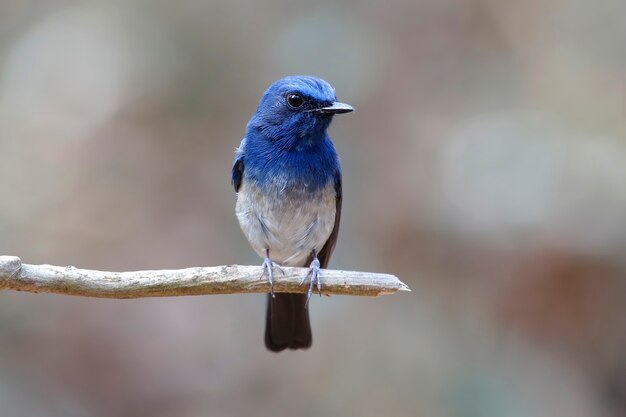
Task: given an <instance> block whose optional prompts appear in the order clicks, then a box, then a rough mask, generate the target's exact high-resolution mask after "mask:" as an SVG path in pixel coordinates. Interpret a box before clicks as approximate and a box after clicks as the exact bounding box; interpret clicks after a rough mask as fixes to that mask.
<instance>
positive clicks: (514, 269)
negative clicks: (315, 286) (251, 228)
mask: <svg viewBox="0 0 626 417" xmlns="http://www.w3.org/2000/svg"><path fill="white" fill-rule="evenodd" d="M624 16H626V2H624V1H623V0H599V1H595V2H590V1H583V0H573V1H540V0H531V1H528V2H519V1H514V0H504V1H496V0H443V1H442V0H419V1H400V0H388V1H385V2H375V1H363V2H357V1H342V2H331V1H322V2H304V1H300V2H287V1H278V0H272V1H251V0H250V1H241V0H235V1H228V2H226V1H223V2H216V1H200V0H182V1H178V2H167V1H151V2H150V1H140V0H130V1H103V0H102V1H91V2H75V1H59V0H47V1H17V0H0V190H1V195H2V198H1V199H0V254H4V255H18V256H20V257H21V258H22V259H23V261H24V262H27V263H51V264H59V265H75V266H77V267H85V268H99V269H107V270H134V269H144V268H151V269H158V268H178V267H187V266H201V265H222V264H229V263H240V264H260V260H259V259H258V258H257V257H256V255H254V253H253V252H252V250H251V249H250V248H249V246H248V243H247V242H246V240H245V238H244V236H243V234H242V233H241V231H240V230H239V227H238V224H237V221H236V219H235V216H234V214H233V206H234V193H233V190H232V189H231V186H230V167H231V163H232V158H233V151H234V148H235V147H236V146H237V145H238V143H239V141H240V139H241V137H242V136H243V134H244V132H245V124H246V123H247V121H248V119H249V118H250V116H251V115H252V113H253V112H254V111H255V109H256V104H257V103H258V100H259V98H260V96H261V94H262V93H263V91H264V90H265V88H267V86H268V85H269V84H270V83H272V82H273V81H274V80H276V79H278V78H280V77H282V76H284V75H288V74H311V75H316V76H320V77H322V78H324V79H326V80H328V81H329V82H331V83H332V84H333V85H334V87H335V88H336V90H337V94H338V97H339V98H340V99H341V100H343V101H346V102H348V103H351V104H353V105H354V106H355V107H356V108H357V112H355V113H353V114H351V115H348V116H342V117H340V118H337V120H336V121H335V123H334V124H333V126H332V127H331V136H332V137H333V138H334V141H335V143H336V146H337V148H338V150H339V152H340V155H341V157H342V162H343V169H344V196H345V197H344V211H343V216H342V221H343V223H342V226H341V232H340V236H339V242H338V246H337V250H336V252H335V255H334V258H333V260H332V261H331V266H332V267H334V268H344V269H355V270H364V271H379V272H388V273H393V274H396V275H398V276H399V277H401V278H402V279H403V280H404V281H405V282H406V283H408V284H409V285H410V286H411V288H412V289H413V292H412V293H409V294H399V295H395V296H391V297H383V298H380V299H366V298H356V297H331V298H328V297H325V298H322V299H320V298H315V299H314V300H313V302H312V306H311V314H312V322H313V323H312V324H313V328H314V344H313V347H312V349H311V350H309V351H307V352H295V353H294V352H287V353H283V354H279V355H276V354H272V353H269V352H267V351H266V350H265V348H264V346H263V343H262V332H263V326H264V323H263V321H264V311H265V297H262V296H260V295H242V296H211V297H187V298H177V299H174V298H169V299H145V300H97V299H83V298H72V297H67V296H56V295H45V294H39V295H36V294H21V293H15V292H3V293H1V294H0V323H1V324H0V410H1V411H0V415H1V416H2V417H15V416H28V417H32V416H42V417H57V416H58V417H73V416H80V417H90V416H94V417H117V416H120V417H121V416H150V417H166V416H177V417H192V416H252V415H255V416H257V415H258V416H268V415H272V416H277V417H279V416H362V417H368V416H420V417H485V416H487V417H492V416H493V417H530V416H546V417H560V416H563V417H566V416H567V417H588V416H599V417H615V416H623V415H625V414H626V279H625V273H626V260H625V257H624V254H625V253H626V24H624V22H625V20H624Z"/></svg>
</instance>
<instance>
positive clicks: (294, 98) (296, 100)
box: [287, 93, 304, 109]
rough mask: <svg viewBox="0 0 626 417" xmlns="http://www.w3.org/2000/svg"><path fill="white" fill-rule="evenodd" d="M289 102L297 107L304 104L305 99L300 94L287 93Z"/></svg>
mask: <svg viewBox="0 0 626 417" xmlns="http://www.w3.org/2000/svg"><path fill="white" fill-rule="evenodd" d="M287 103H288V104H289V105H290V106H291V107H293V108H294V109H297V108H298V107H300V106H302V105H303V104H304V99H303V98H302V96H301V95H300V94H296V93H291V94H289V95H287Z"/></svg>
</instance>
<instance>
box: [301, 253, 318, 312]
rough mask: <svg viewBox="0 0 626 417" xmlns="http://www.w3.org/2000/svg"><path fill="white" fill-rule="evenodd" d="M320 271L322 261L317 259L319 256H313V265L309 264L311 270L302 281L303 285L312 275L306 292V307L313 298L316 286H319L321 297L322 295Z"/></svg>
mask: <svg viewBox="0 0 626 417" xmlns="http://www.w3.org/2000/svg"><path fill="white" fill-rule="evenodd" d="M320 273H321V266H320V261H319V260H318V259H317V256H315V258H313V262H311V265H309V272H308V273H307V274H306V276H305V277H304V278H303V279H302V281H301V282H300V285H302V284H303V283H304V281H306V279H307V278H308V277H309V276H310V277H311V283H310V284H309V291H307V293H306V303H305V304H304V307H308V306H309V300H310V299H311V295H313V289H314V288H315V287H317V292H318V293H319V294H320V297H321V296H322V282H321V281H320Z"/></svg>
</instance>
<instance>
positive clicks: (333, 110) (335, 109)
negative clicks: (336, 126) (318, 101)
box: [311, 101, 354, 114]
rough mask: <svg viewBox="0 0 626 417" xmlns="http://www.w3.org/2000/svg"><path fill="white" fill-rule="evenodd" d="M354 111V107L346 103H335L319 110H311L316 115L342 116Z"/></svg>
mask: <svg viewBox="0 0 626 417" xmlns="http://www.w3.org/2000/svg"><path fill="white" fill-rule="evenodd" d="M351 111H354V107H352V106H351V105H349V104H346V103H340V102H338V101H335V102H334V103H333V104H331V105H330V106H326V107H320V108H319V109H313V110H311V113H315V114H341V113H350V112H351Z"/></svg>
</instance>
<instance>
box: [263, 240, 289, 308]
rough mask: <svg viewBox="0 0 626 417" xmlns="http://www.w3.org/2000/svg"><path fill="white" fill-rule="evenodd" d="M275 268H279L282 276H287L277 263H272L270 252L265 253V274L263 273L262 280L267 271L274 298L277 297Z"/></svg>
mask: <svg viewBox="0 0 626 417" xmlns="http://www.w3.org/2000/svg"><path fill="white" fill-rule="evenodd" d="M274 268H277V269H278V270H279V271H280V273H281V274H283V275H285V271H283V270H282V268H281V267H280V265H278V264H277V263H276V262H272V260H271V259H270V256H269V250H267V251H265V259H263V273H261V278H263V275H265V271H267V278H268V280H269V282H270V293H271V294H272V298H274V297H276V296H275V295H274Z"/></svg>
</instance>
